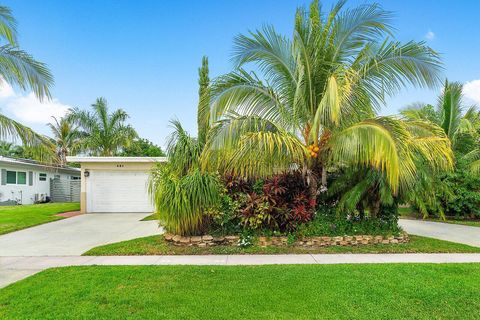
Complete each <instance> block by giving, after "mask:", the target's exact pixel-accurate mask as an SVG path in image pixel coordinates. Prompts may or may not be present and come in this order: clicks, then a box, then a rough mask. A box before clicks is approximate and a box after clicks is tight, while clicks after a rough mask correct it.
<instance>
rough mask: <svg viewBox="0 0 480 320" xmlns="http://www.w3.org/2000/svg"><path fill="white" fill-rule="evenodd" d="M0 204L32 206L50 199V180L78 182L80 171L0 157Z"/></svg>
mask: <svg viewBox="0 0 480 320" xmlns="http://www.w3.org/2000/svg"><path fill="white" fill-rule="evenodd" d="M0 170H1V184H0V202H15V203H17V204H32V203H35V202H41V201H45V200H46V199H47V197H50V196H51V194H50V182H51V181H50V179H55V178H56V179H61V180H78V179H80V169H78V168H71V167H57V166H52V165H48V164H44V163H40V162H38V161H34V160H28V159H15V158H8V157H2V156H0Z"/></svg>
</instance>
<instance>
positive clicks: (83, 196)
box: [80, 162, 156, 213]
mask: <svg viewBox="0 0 480 320" xmlns="http://www.w3.org/2000/svg"><path fill="white" fill-rule="evenodd" d="M155 164H156V163H155V162H84V163H81V179H82V182H81V188H80V210H81V212H82V213H87V197H88V196H89V195H88V194H87V179H88V177H87V178H86V177H85V171H89V172H92V171H95V170H99V171H109V170H111V171H142V172H149V171H150V170H152V169H153V167H154V166H155Z"/></svg>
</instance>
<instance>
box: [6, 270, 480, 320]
mask: <svg viewBox="0 0 480 320" xmlns="http://www.w3.org/2000/svg"><path fill="white" fill-rule="evenodd" d="M367 275H368V276H367ZM478 283H480V264H377V265H371V264H370V265H368V264H356V265H283V266H228V267H225V266H223V267H222V266H88V267H68V268H54V269H49V270H46V271H43V272H41V273H39V274H37V275H34V276H32V277H30V278H27V279H25V280H22V281H19V282H17V283H15V284H13V285H10V286H8V287H7V288H4V289H2V290H0V318H2V319H27V318H28V319H109V320H110V319H126V318H128V319H477V318H478V314H479V313H480V288H479V286H478Z"/></svg>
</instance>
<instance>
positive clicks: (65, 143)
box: [47, 117, 82, 166]
mask: <svg viewBox="0 0 480 320" xmlns="http://www.w3.org/2000/svg"><path fill="white" fill-rule="evenodd" d="M52 118H53V122H52V123H48V124H47V126H48V127H49V128H50V130H51V132H52V134H53V139H52V140H53V144H54V146H55V154H56V155H57V162H58V164H59V165H61V166H64V165H66V164H67V156H68V155H70V154H73V153H75V152H77V151H79V150H80V149H81V137H82V134H81V132H80V131H79V130H78V127H77V126H76V125H75V124H73V123H71V121H69V119H68V117H62V118H60V120H58V119H57V118H55V117H52Z"/></svg>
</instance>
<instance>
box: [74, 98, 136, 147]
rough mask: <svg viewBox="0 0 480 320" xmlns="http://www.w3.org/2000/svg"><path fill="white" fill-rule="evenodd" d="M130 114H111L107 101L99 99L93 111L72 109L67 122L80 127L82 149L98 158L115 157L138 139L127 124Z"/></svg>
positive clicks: (116, 112)
mask: <svg viewBox="0 0 480 320" xmlns="http://www.w3.org/2000/svg"><path fill="white" fill-rule="evenodd" d="M127 119H128V114H127V113H126V112H125V111H124V110H122V109H117V110H115V111H113V112H111V113H110V112H109V108H108V104H107V100H105V99H104V98H98V99H97V100H96V101H95V103H94V104H92V111H91V112H90V111H86V110H80V109H78V108H75V109H72V110H71V113H70V114H69V115H68V116H67V120H68V121H70V122H71V123H74V124H76V125H78V126H79V129H80V131H81V134H82V136H83V138H82V148H84V149H85V150H86V151H87V152H89V153H90V154H93V155H97V156H113V155H115V154H117V153H118V152H119V151H120V150H121V149H122V148H124V147H127V146H129V145H130V143H131V142H132V141H133V139H134V138H136V137H137V133H136V131H135V130H134V129H133V127H131V126H130V125H128V124H126V123H125V122H126V121H127Z"/></svg>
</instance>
